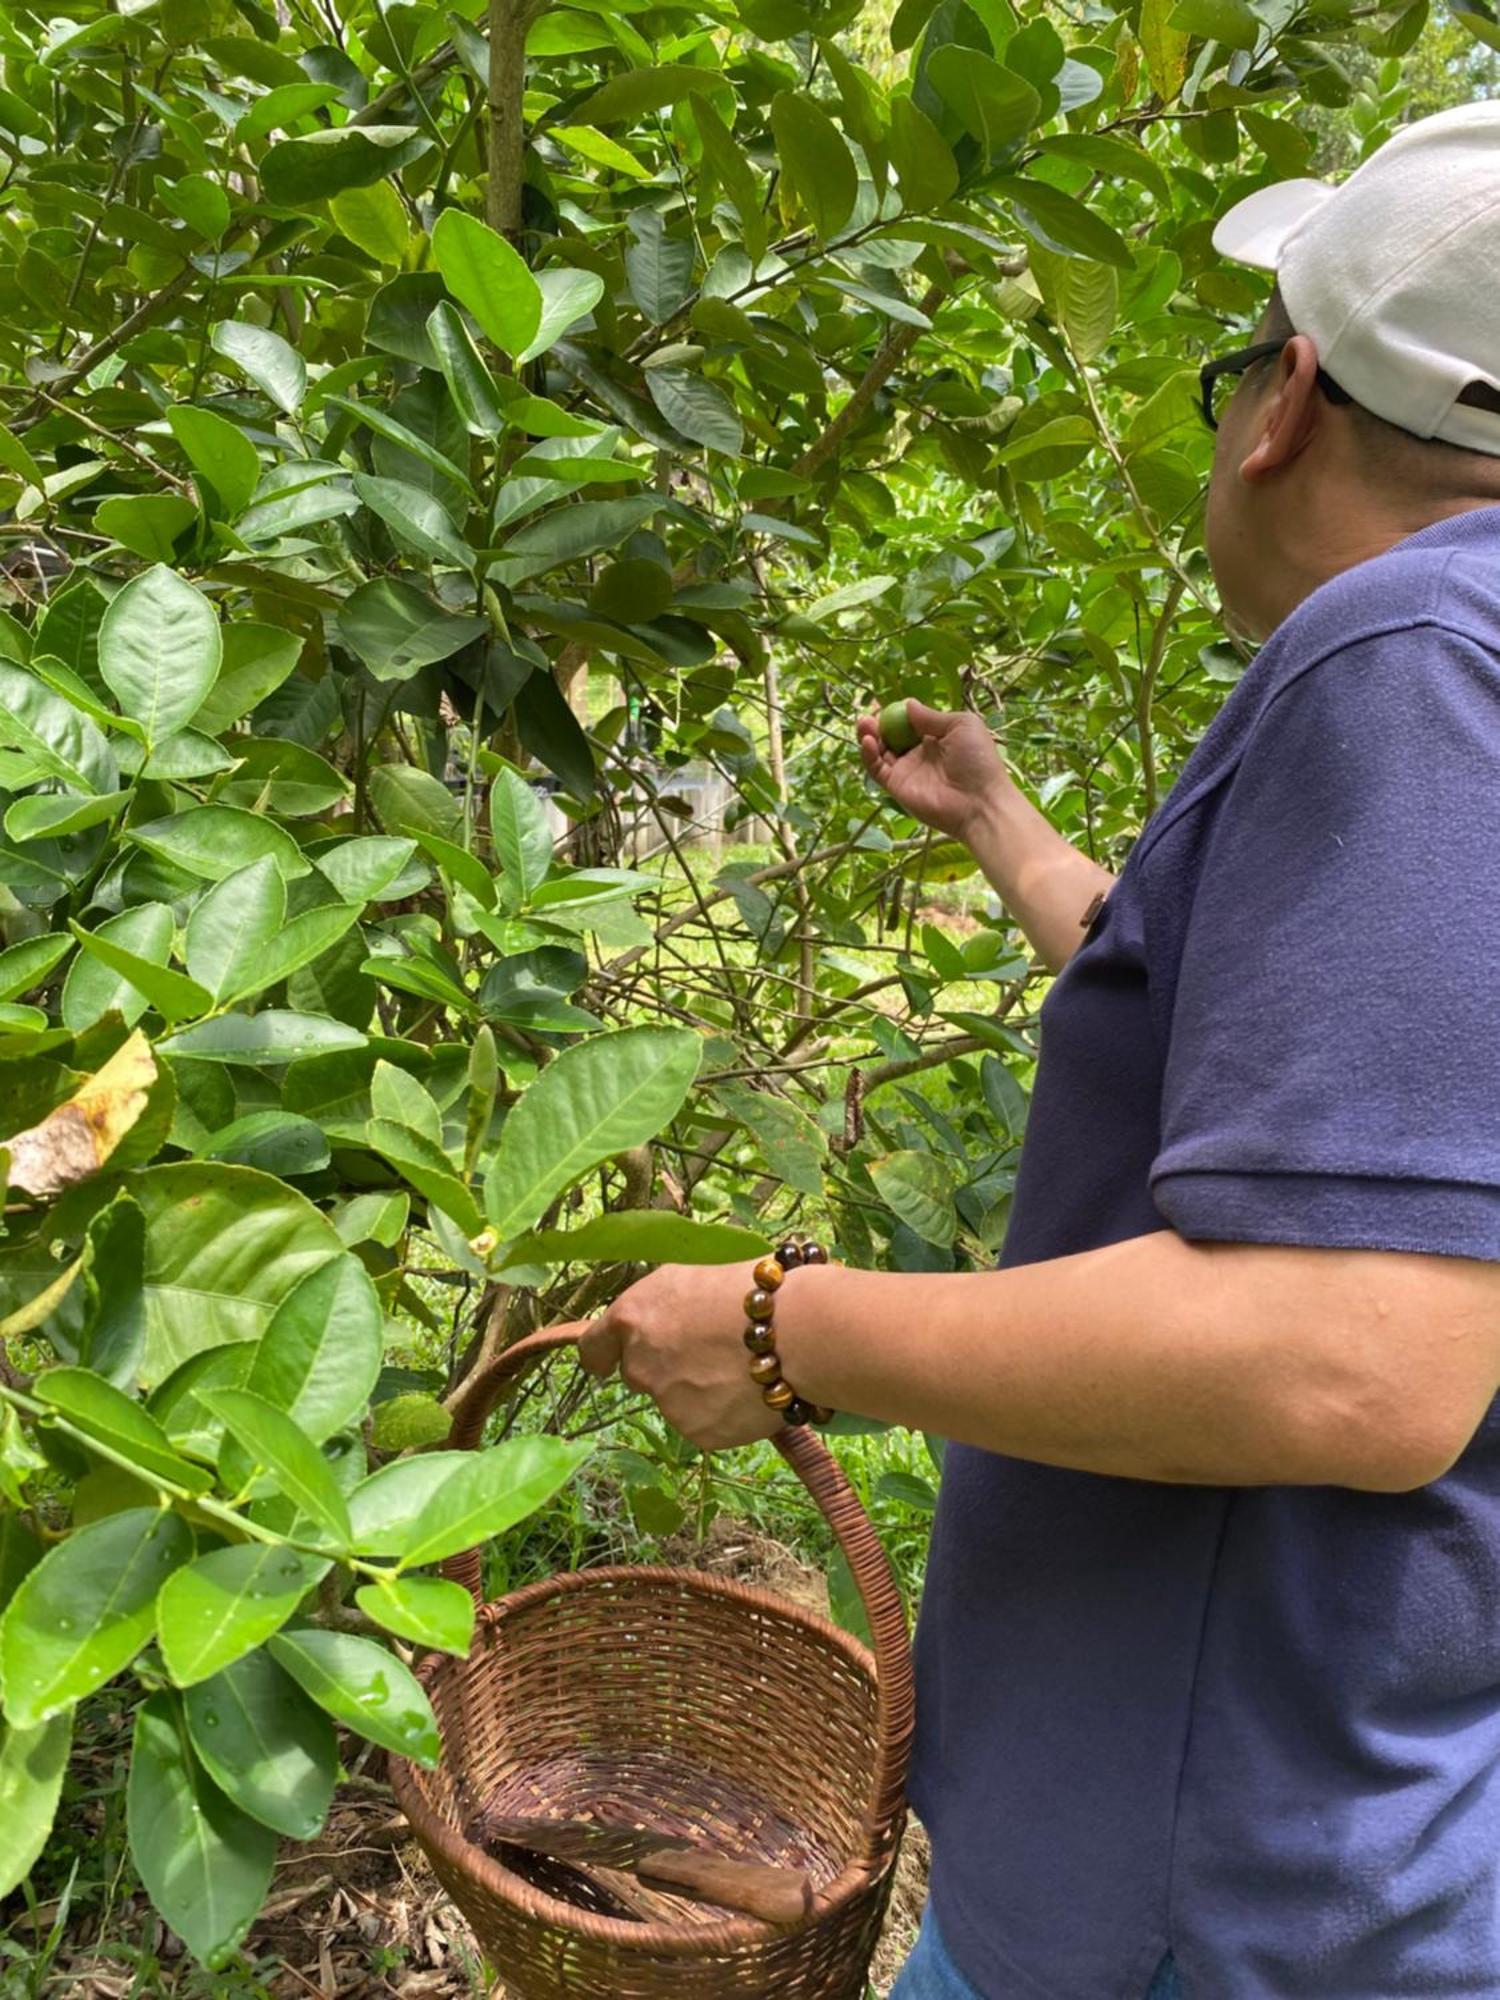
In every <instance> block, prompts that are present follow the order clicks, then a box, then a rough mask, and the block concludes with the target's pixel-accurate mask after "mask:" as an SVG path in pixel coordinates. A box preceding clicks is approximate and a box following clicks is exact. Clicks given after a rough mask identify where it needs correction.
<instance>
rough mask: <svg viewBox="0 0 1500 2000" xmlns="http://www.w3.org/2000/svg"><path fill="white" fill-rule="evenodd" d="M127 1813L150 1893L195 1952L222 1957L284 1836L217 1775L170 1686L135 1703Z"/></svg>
mask: <svg viewBox="0 0 1500 2000" xmlns="http://www.w3.org/2000/svg"><path fill="white" fill-rule="evenodd" d="M126 1822H127V1825H128V1828H129V1833H130V1856H131V1859H132V1860H133V1861H134V1863H135V1866H136V1871H137V1873H138V1874H139V1875H140V1878H141V1881H142V1882H143V1883H144V1884H145V1888H146V1893H147V1895H148V1896H150V1898H151V1900H152V1902H153V1903H154V1904H155V1905H156V1908H157V1909H158V1911H160V1913H161V1915H162V1916H163V1917H164V1918H165V1919H166V1921H167V1922H168V1923H169V1924H170V1925H171V1927H172V1929H173V1930H174V1931H176V1933H177V1935H178V1936H179V1937H180V1938H181V1939H182V1941H183V1943H184V1944H185V1945H186V1946H187V1948H188V1950H189V1951H190V1952H191V1953H192V1954H193V1956H194V1958H196V1959H198V1960H199V1962H200V1963H201V1964H203V1965H205V1966H214V1965H217V1964H218V1963H220V1961H221V1960H222V1959H224V1958H225V1957H226V1956H227V1955H228V1954H229V1953H230V1952H231V1951H232V1950H233V1949H234V1948H235V1946H236V1945H238V1944H239V1943H240V1941H241V1939H242V1938H243V1937H244V1935H245V1933H246V1931H248V1930H249V1928H250V1924H251V1921H252V1919H253V1918H254V1917H255V1915H256V1913H257V1912H258V1911H259V1909H260V1906H261V1904H262V1903H263V1902H264V1901H265V1895H266V1891H267V1889H268V1888H269V1887H270V1884H271V1870H272V1867H273V1866H274V1864H275V1860H276V1836H275V1834H274V1833H272V1832H271V1831H270V1829H269V1828H268V1827H264V1826H261V1825H259V1824H258V1823H257V1822H256V1821H255V1820H252V1819H249V1818H247V1817H246V1815H245V1814H244V1813H242V1812H239V1811H237V1810H236V1808H235V1807H234V1806H232V1805H231V1804H230V1803H229V1801H228V1799H226V1798H225V1797H224V1795H223V1793H222V1792H221V1791H219V1789H218V1788H217V1786H215V1785H213V1784H212V1783H210V1781H209V1779H208V1778H207V1776H206V1775H205V1774H204V1772H203V1770H202V1769H201V1768H200V1766H199V1764H198V1762H197V1760H196V1759H195V1758H194V1756H193V1753H192V1750H191V1748H190V1746H189V1743H188V1740H187V1733H186V1729H185V1727H184V1724H183V1721H182V1718H181V1715H180V1713H179V1711H178V1707H177V1704H176V1703H175V1702H174V1701H173V1699H172V1698H171V1696H170V1695H165V1694H157V1695H152V1697H151V1698H150V1700H149V1701H146V1702H143V1703H142V1705H141V1707H140V1708H139V1709H137V1711H136V1718H135V1739H134V1743H133V1746H132V1750H131V1757H130V1778H129V1782H128V1786H127V1790H126Z"/></svg>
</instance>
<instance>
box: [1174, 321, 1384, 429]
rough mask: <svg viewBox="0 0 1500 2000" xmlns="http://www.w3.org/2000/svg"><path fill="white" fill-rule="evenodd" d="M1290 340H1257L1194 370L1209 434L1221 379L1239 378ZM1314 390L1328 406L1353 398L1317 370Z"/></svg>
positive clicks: (1215, 423)
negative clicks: (1215, 385) (1316, 383)
mask: <svg viewBox="0 0 1500 2000" xmlns="http://www.w3.org/2000/svg"><path fill="white" fill-rule="evenodd" d="M1291 338H1292V336H1291V335H1290V334H1286V335H1284V336H1283V338H1282V339H1280V340H1258V341H1256V343H1255V345H1254V346H1253V347H1241V348H1237V349H1236V350H1235V352H1234V353H1233V354H1221V355H1220V356H1219V358H1218V359H1217V360H1216V361H1209V362H1206V363H1205V364H1204V366H1203V367H1202V368H1200V369H1199V370H1198V391H1199V394H1200V396H1201V397H1202V402H1203V421H1204V423H1206V424H1207V425H1208V428H1209V429H1210V430H1211V431H1216V430H1217V429H1218V428H1219V420H1218V418H1217V417H1216V416H1215V415H1214V384H1215V383H1216V382H1218V381H1219V380H1220V379H1221V378H1222V377H1223V376H1225V375H1243V374H1244V373H1245V371H1246V369H1248V368H1253V367H1254V366H1255V364H1256V363H1257V362H1258V361H1269V360H1270V359H1271V357H1272V356H1273V355H1276V354H1280V353H1281V351H1282V349H1283V348H1284V347H1285V346H1286V344H1287V341H1288V340H1290V339H1291ZM1318 387H1319V388H1320V389H1321V390H1322V391H1323V394H1324V395H1325V396H1326V397H1327V398H1328V400H1329V402H1330V403H1352V402H1353V401H1354V398H1353V397H1352V396H1351V395H1350V394H1349V391H1348V390H1347V389H1341V388H1340V387H1339V385H1338V383H1337V382H1335V381H1334V379H1333V377H1332V376H1331V375H1330V374H1329V373H1328V372H1327V371H1326V369H1322V368H1320V369H1319V370H1318Z"/></svg>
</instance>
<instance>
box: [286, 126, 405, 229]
mask: <svg viewBox="0 0 1500 2000" xmlns="http://www.w3.org/2000/svg"><path fill="white" fill-rule="evenodd" d="M431 150H432V141H431V139H429V138H428V137H427V136H426V134H425V133H423V132H419V131H418V130H417V128H416V126H414V125H340V126H335V127H330V128H328V129H326V130H324V131H320V132H307V133H304V134H303V135H302V136H301V137H299V138H295V139H283V140H282V141H281V142H280V143H279V144H278V145H275V146H272V147H271V148H270V150H269V151H268V152H267V153H266V154H265V155H264V157H263V158H262V160H261V163H260V184H261V188H262V190H263V192H264V194H265V197H266V200H267V201H269V202H272V203H274V204H275V206H276V207H277V208H290V209H296V210H301V209H305V208H307V207H308V206H309V205H310V204H311V203H313V202H315V201H327V200H329V199H330V198H331V197H332V196H334V195H338V194H342V193H343V192H344V191H345V189H346V188H362V187H369V186H370V185H371V184H372V183H373V182H375V181H383V180H385V179H387V178H388V177H389V176H390V175H392V174H397V173H399V172H400V171H401V169H402V168H403V167H408V166H410V165H411V163H412V161H413V160H419V159H421V157H422V155H423V154H424V153H427V152H430V151H431Z"/></svg>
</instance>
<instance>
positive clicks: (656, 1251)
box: [509, 1208, 770, 1264]
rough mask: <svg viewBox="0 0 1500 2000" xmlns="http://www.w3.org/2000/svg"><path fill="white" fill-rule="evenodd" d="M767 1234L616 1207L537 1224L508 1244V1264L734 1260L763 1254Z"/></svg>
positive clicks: (660, 1212)
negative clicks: (570, 1223)
mask: <svg viewBox="0 0 1500 2000" xmlns="http://www.w3.org/2000/svg"><path fill="white" fill-rule="evenodd" d="M769 1249H770V1239H769V1237H767V1236H764V1235H762V1234H761V1233H760V1231H759V1230H755V1229H742V1228H740V1226H739V1225H738V1224H737V1223H733V1222H698V1221H695V1220H694V1219H693V1218H692V1217H690V1216H686V1215H672V1214H670V1213H669V1212H668V1211H667V1210H666V1209H653V1208H641V1209H620V1210H618V1211H617V1212H615V1213H612V1214H608V1215H596V1216H595V1217H594V1219H593V1220H592V1222H585V1223H584V1224H583V1225H582V1226H581V1227H580V1228H578V1229H543V1230H539V1231H537V1232H536V1233H535V1234H533V1235H531V1236H523V1237H522V1238H521V1239H520V1241H519V1242H517V1243H513V1244H512V1245H511V1248H510V1256H509V1262H511V1263H513V1264H571V1263H588V1264H614V1263H621V1264H734V1263H740V1262H743V1261H744V1260H745V1259H747V1258H750V1257H764V1256H765V1255H766V1252H767V1251H768V1250H769Z"/></svg>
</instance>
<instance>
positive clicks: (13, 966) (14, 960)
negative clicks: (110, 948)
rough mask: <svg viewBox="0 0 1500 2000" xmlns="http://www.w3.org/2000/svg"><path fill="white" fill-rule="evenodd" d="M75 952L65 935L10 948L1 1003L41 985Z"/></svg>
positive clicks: (0, 967) (3, 961)
mask: <svg viewBox="0 0 1500 2000" xmlns="http://www.w3.org/2000/svg"><path fill="white" fill-rule="evenodd" d="M72 949H73V941H72V939H71V938H69V937H65V936H63V935H62V934H61V933H55V934H54V935H52V936H51V937H34V938H24V939H23V940H22V941H21V943H20V944H13V945H8V946H7V947H6V948H5V950H4V951H0V1000H14V999H16V998H17V997H18V996H19V995H20V994H22V993H29V992H30V991H31V989H32V988H33V987H34V986H40V985H41V984H42V982H43V980H44V979H46V978H47V976H48V974H49V973H51V972H53V971H54V970H55V969H56V968H57V966H59V965H60V964H61V963H62V961H63V960H64V959H65V958H66V957H67V955H68V953H69V952H70V951H71V950H72ZM132 1025H133V1024H132Z"/></svg>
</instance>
